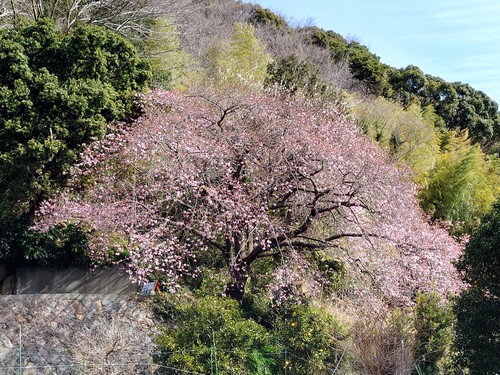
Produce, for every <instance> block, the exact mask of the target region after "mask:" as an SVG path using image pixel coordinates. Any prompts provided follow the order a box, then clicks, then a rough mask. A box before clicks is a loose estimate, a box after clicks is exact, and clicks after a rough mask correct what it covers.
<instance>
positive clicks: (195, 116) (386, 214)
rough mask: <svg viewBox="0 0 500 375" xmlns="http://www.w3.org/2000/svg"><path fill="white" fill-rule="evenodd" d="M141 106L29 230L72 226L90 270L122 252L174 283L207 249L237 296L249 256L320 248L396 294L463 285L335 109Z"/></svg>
mask: <svg viewBox="0 0 500 375" xmlns="http://www.w3.org/2000/svg"><path fill="white" fill-rule="evenodd" d="M146 101H147V104H146V112H145V114H144V116H142V117H141V118H140V119H138V120H137V121H136V122H135V123H134V124H133V125H132V126H130V127H127V128H126V129H124V130H123V131H122V132H120V133H115V134H113V135H110V136H108V138H106V139H104V140H103V141H98V142H95V143H93V144H92V145H90V146H89V147H88V148H87V150H86V152H85V153H84V154H83V155H82V162H81V163H80V164H79V165H77V166H76V167H75V168H74V169H73V171H72V176H73V177H72V184H71V187H70V189H68V190H67V191H66V192H64V193H63V194H61V195H60V196H58V197H55V198H54V199H52V200H50V201H47V202H45V203H44V204H43V205H42V206H41V208H40V210H39V213H38V214H39V221H38V223H37V228H39V229H41V230H43V229H46V228H48V227H50V226H51V225H54V224H56V223H60V222H64V221H73V222H78V223H81V224H82V225H83V226H84V227H85V228H87V229H88V231H89V234H90V236H91V239H92V241H91V256H92V258H93V259H94V260H95V261H96V262H100V261H103V260H108V261H109V260H111V261H112V260H113V259H114V258H115V256H116V254H127V264H128V266H129V268H130V270H131V273H132V275H133V277H134V278H135V280H136V281H138V282H141V283H142V282H145V281H146V280H148V279H149V278H153V277H155V275H156V274H158V273H161V274H163V275H167V276H168V279H169V280H171V287H172V288H175V285H176V283H177V279H178V277H179V276H180V275H185V274H189V273H192V272H194V268H193V265H195V264H196V254H197V253H198V252H199V251H204V250H206V249H208V248H212V249H215V250H218V251H220V252H221V254H222V255H223V256H224V258H225V259H226V260H227V267H228V271H229V274H230V275H231V276H232V278H233V282H232V284H231V286H232V288H233V289H234V290H233V292H234V291H239V293H240V294H241V293H243V292H244V288H245V283H246V281H247V279H248V275H249V271H250V269H251V265H252V263H253V262H254V261H255V260H256V259H258V258H260V257H264V256H279V257H283V259H291V258H290V257H291V254H298V255H294V256H299V257H301V258H302V261H306V260H307V258H308V255H309V254H310V253H311V252H313V251H317V250H319V249H321V250H328V251H329V252H330V253H331V254H333V255H334V256H336V257H338V258H339V259H343V260H344V261H345V262H346V264H351V265H352V267H350V269H351V270H352V272H359V270H361V269H362V270H364V271H366V272H368V273H369V274H370V275H371V278H372V281H373V283H374V285H376V287H377V288H379V289H380V290H382V291H383V292H384V293H387V294H388V295H391V296H393V297H394V298H396V299H399V300H404V299H405V298H408V296H410V295H412V293H414V292H415V290H417V289H429V288H431V287H434V288H437V289H438V290H440V291H442V292H443V293H445V292H449V291H455V290H456V289H457V288H459V287H460V284H459V282H458V281H457V280H458V279H457V275H456V273H455V270H454V267H453V265H452V262H453V261H454V260H455V259H457V257H458V255H459V254H460V251H461V249H462V247H461V245H460V244H457V243H456V242H455V241H454V240H453V239H452V238H450V237H449V236H448V234H447V232H446V231H445V230H444V229H441V228H438V227H435V226H432V225H430V224H429V223H428V222H427V220H426V218H425V216H424V215H423V214H422V211H421V210H420V209H419V206H418V202H417V201H416V199H415V194H416V187H415V185H414V184H413V183H412V182H410V178H409V175H408V173H407V172H406V171H404V170H402V169H398V168H396V167H395V166H394V165H393V164H391V162H390V161H389V160H388V159H387V158H386V157H385V156H384V155H383V153H382V152H381V150H380V149H379V148H378V146H377V145H375V144H374V143H373V142H371V141H370V140H368V139H367V138H366V137H364V136H363V135H362V134H361V133H360V131H359V129H358V128H357V127H356V126H355V124H353V123H352V122H351V121H349V120H348V119H347V118H346V117H345V116H344V115H343V114H342V113H340V112H339V111H338V110H337V109H336V108H335V107H333V106H328V105H327V104H325V103H319V102H317V101H315V100H313V99H310V98H309V99H307V98H301V97H295V98H290V97H279V96H273V95H266V94H262V93H252V92H236V91H235V92H232V93H227V92H220V91H216V90H215V89H205V90H199V91H198V92H193V93H189V94H181V93H177V92H167V91H155V92H152V93H151V94H150V95H149V96H148V97H147V98H146ZM285 263H286V262H285ZM360 265H361V266H360ZM292 271H293V270H291V269H289V270H282V271H280V272H281V274H282V275H281V276H279V279H280V280H282V281H280V282H284V281H283V280H284V279H285V277H284V276H283V275H289V277H290V278H291V280H293V277H294V276H293V275H292V274H293V272H292ZM363 273H364V272H363ZM234 293H236V294H237V292H234ZM230 294H232V293H230ZM232 295H233V296H235V295H234V294H232ZM236 297H238V296H237V295H236Z"/></svg>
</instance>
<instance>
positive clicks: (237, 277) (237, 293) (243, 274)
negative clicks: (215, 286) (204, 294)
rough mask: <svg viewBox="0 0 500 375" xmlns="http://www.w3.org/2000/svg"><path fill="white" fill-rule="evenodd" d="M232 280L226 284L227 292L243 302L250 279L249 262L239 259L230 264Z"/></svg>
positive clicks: (227, 294)
mask: <svg viewBox="0 0 500 375" xmlns="http://www.w3.org/2000/svg"><path fill="white" fill-rule="evenodd" d="M229 270H230V273H231V281H230V282H229V283H228V284H227V285H226V290H225V294H226V296H229V297H231V298H232V299H234V300H236V301H238V302H241V301H243V296H244V295H245V286H246V284H247V281H248V275H249V271H250V267H249V265H248V264H247V263H245V262H243V261H241V260H240V259H238V260H237V261H236V262H235V264H233V265H230V266H229Z"/></svg>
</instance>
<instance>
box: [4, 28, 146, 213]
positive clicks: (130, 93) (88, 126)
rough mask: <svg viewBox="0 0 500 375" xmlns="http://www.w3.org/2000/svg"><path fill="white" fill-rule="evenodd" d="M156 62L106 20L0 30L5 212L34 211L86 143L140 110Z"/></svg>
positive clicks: (59, 182)
mask: <svg viewBox="0 0 500 375" xmlns="http://www.w3.org/2000/svg"><path fill="white" fill-rule="evenodd" d="M148 78H149V68H148V65H147V64H146V63H144V62H143V61H141V60H140V59H139V57H138V55H137V52H136V51H135V50H134V48H133V47H132V46H131V45H130V44H129V43H128V42H126V41H125V40H124V39H122V38H121V37H119V36H117V35H115V34H113V33H111V32H108V31H106V30H105V29H102V28H99V27H90V26H86V27H81V28H78V29H76V30H75V31H74V32H73V33H71V34H69V35H65V34H63V33H61V32H60V31H58V30H57V29H56V28H55V27H54V25H53V24H52V22H50V21H48V20H46V19H40V20H38V21H37V22H19V23H17V24H16V26H15V27H14V28H13V29H8V30H2V31H1V32H0V129H1V132H0V192H1V195H0V212H1V213H0V218H1V219H3V220H6V219H18V218H19V217H20V216H21V215H23V214H26V213H31V212H33V210H34V208H35V207H36V205H37V202H38V201H39V200H40V198H41V197H42V196H44V195H47V194H50V193H52V192H54V191H56V190H57V189H58V188H59V187H60V186H61V184H62V183H63V182H64V180H65V178H66V173H67V172H68V170H69V167H70V166H71V165H72V163H74V162H75V161H76V160H77V158H78V154H79V153H80V151H81V150H82V147H83V145H84V144H86V143H88V142H90V141H92V139H94V138H96V137H102V136H103V135H104V134H105V133H106V131H107V123H108V122H110V121H114V120H119V119H126V118H127V117H129V116H131V115H132V113H133V105H134V99H135V97H134V94H135V92H137V90H140V89H142V88H144V87H145V84H146V82H147V80H148Z"/></svg>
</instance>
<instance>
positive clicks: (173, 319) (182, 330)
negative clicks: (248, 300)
mask: <svg viewBox="0 0 500 375" xmlns="http://www.w3.org/2000/svg"><path fill="white" fill-rule="evenodd" d="M174 298H175V299H176V300H177V301H175V300H174ZM156 310H157V312H158V315H159V316H160V317H162V318H163V320H164V322H165V324H164V325H163V327H162V328H161V333H160V334H159V336H158V337H157V344H158V346H159V348H160V349H161V354H160V355H159V356H158V357H157V359H156V360H157V363H158V364H160V365H161V366H162V367H161V368H160V369H161V372H160V373H162V374H177V373H178V371H180V370H183V371H193V372H199V373H204V374H209V373H212V372H214V371H215V369H217V371H216V373H218V374H221V375H222V374H232V375H235V374H249V373H251V374H265V373H267V374H271V373H275V372H274V370H273V369H272V365H273V362H274V361H273V358H272V356H271V353H272V352H273V347H272V346H271V343H272V340H271V335H270V334H269V333H268V332H267V331H266V330H265V329H264V328H263V327H262V326H260V325H259V324H257V323H256V322H255V321H253V320H251V319H246V318H244V316H243V314H242V312H241V310H240V308H239V305H238V303H237V302H236V301H234V300H232V299H229V298H224V297H214V296H207V297H200V298H193V297H191V296H185V297H184V298H183V299H182V301H179V296H167V297H164V298H160V299H159V300H158V301H157V303H156ZM266 371H267V372H266Z"/></svg>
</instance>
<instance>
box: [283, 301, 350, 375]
mask: <svg viewBox="0 0 500 375" xmlns="http://www.w3.org/2000/svg"><path fill="white" fill-rule="evenodd" d="M277 313H278V314H277V317H276V322H275V330H274V334H275V339H276V340H277V341H278V342H279V344H280V346H281V347H282V356H281V357H280V362H279V371H280V372H279V373H280V374H281V373H283V374H285V373H286V374H296V375H299V374H327V373H328V374H329V373H331V370H332V369H333V368H335V367H336V366H337V364H338V362H339V361H340V360H341V357H342V355H343V354H344V353H343V349H342V347H341V345H340V342H341V341H343V340H345V339H346V338H347V336H348V330H347V328H346V327H345V326H342V324H341V323H340V322H338V321H337V320H336V319H335V318H334V317H333V316H332V315H331V314H329V313H328V312H325V311H323V310H322V309H320V308H318V307H315V306H312V305H310V304H309V305H289V304H285V305H283V306H281V307H280V308H279V309H278V311H277Z"/></svg>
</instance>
